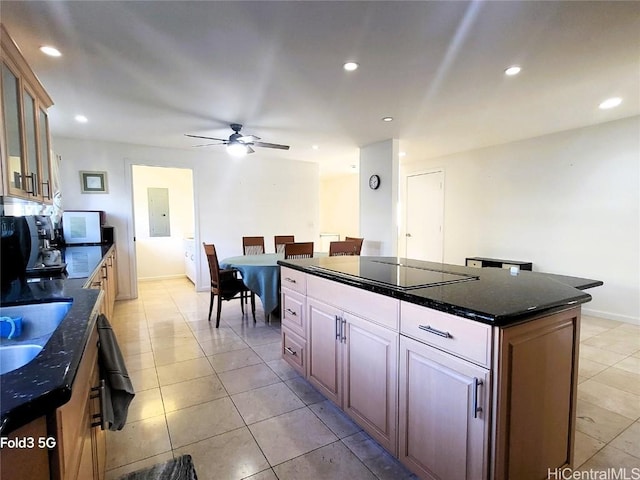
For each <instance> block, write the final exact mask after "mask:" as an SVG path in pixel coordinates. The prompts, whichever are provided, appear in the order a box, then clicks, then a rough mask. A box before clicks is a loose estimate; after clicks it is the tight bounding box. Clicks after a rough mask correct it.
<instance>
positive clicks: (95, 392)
mask: <svg viewBox="0 0 640 480" xmlns="http://www.w3.org/2000/svg"><path fill="white" fill-rule="evenodd" d="M106 395H107V392H106V387H105V383H104V380H100V385H98V386H97V387H93V388H92V389H91V395H89V398H91V399H95V398H98V399H100V409H99V411H98V413H94V414H93V415H91V418H92V419H93V420H94V421H93V422H91V428H93V427H100V428H101V429H102V430H104V427H105V422H104V415H103V413H102V411H103V409H104V405H105V404H106V402H107V397H106Z"/></svg>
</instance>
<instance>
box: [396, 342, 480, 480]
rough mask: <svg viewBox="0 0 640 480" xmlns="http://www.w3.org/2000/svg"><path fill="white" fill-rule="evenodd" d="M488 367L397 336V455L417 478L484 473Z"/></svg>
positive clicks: (465, 475)
mask: <svg viewBox="0 0 640 480" xmlns="http://www.w3.org/2000/svg"><path fill="white" fill-rule="evenodd" d="M490 385H491V383H490V374H489V370H487V369H485V368H482V367H479V366H477V365H474V364H473V363H470V362H467V361H465V360H462V359H460V358H458V357H455V356H453V355H450V354H448V353H445V352H443V351H440V350H438V349H436V348H433V347H431V346H429V345H425V344H423V343H420V342H417V341H415V340H412V339H410V338H406V337H401V338H400V392H399V393H400V395H399V398H400V406H399V423H400V425H399V450H398V458H399V459H400V461H401V462H403V463H404V464H406V465H407V466H408V467H409V468H411V469H412V470H413V471H414V472H416V473H418V474H419V476H420V477H421V478H428V479H460V480H462V479H470V480H475V479H484V478H486V477H487V461H488V439H489V424H490V422H489V417H490V404H489V398H490V397H489V393H490Z"/></svg>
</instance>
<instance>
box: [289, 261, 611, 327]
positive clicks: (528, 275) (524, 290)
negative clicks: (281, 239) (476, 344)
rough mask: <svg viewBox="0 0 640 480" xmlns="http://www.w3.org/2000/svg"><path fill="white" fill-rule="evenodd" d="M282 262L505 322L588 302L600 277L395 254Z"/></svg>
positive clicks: (485, 319)
mask: <svg viewBox="0 0 640 480" xmlns="http://www.w3.org/2000/svg"><path fill="white" fill-rule="evenodd" d="M278 263H279V264H280V265H282V266H286V267H290V268H293V269H296V270H300V271H303V272H306V273H309V274H311V275H316V276H319V277H323V278H327V279H329V280H333V281H336V282H340V283H344V284H346V285H351V286H354V287H357V288H362V289H364V290H369V291H372V292H375V293H379V294H381V295H387V296H390V297H394V298H398V299H400V300H404V301H407V302H410V303H415V304H418V305H423V306H425V307H429V308H433V309H434V310H440V311H443V312H447V313H451V314H453V315H457V316H459V317H464V318H469V319H472V320H476V321H479V322H483V323H487V324H490V325H496V326H507V325H511V324H514V323H519V322H522V321H526V320H528V319H532V318H535V317H539V316H540V315H541V314H548V313H551V312H553V311H558V310H562V309H565V308H568V307H571V306H575V305H579V304H582V303H586V302H589V301H590V300H591V295H589V294H587V293H585V292H584V291H583V290H585V289H587V288H592V287H597V286H599V285H602V284H603V283H602V282H601V281H599V280H591V279H585V278H578V277H571V276H565V275H553V274H546V273H539V272H530V271H523V270H520V271H518V272H517V273H516V272H514V273H512V272H511V271H510V270H509V269H501V268H473V267H464V266H460V265H450V264H444V263H434V262H424V261H420V260H411V259H406V258H396V257H358V256H345V257H318V258H310V259H301V260H281V261H279V262H278Z"/></svg>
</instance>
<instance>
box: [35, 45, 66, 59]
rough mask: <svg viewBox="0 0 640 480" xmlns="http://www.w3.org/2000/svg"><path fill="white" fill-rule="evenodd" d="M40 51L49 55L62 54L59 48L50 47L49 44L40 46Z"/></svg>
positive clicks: (57, 55)
mask: <svg viewBox="0 0 640 480" xmlns="http://www.w3.org/2000/svg"><path fill="white" fill-rule="evenodd" d="M40 51H41V52H42V53H44V54H45V55H49V56H50V57H61V56H62V54H61V53H60V50H58V49H57V48H56V47H52V46H51V45H43V46H42V47H40Z"/></svg>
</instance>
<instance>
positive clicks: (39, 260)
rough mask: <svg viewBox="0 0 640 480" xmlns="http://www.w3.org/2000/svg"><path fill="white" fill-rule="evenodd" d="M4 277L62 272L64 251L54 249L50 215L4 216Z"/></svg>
mask: <svg viewBox="0 0 640 480" xmlns="http://www.w3.org/2000/svg"><path fill="white" fill-rule="evenodd" d="M1 219H2V220H1V221H2V278H3V279H8V278H14V279H15V278H21V277H24V276H29V277H34V276H44V275H52V274H56V273H62V272H63V271H64V269H65V267H66V265H65V264H64V263H62V255H61V253H60V250H57V249H55V248H51V244H50V242H51V240H52V239H53V225H52V223H51V219H50V218H49V217H48V216H46V215H25V216H24V217H9V216H3V217H1Z"/></svg>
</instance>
